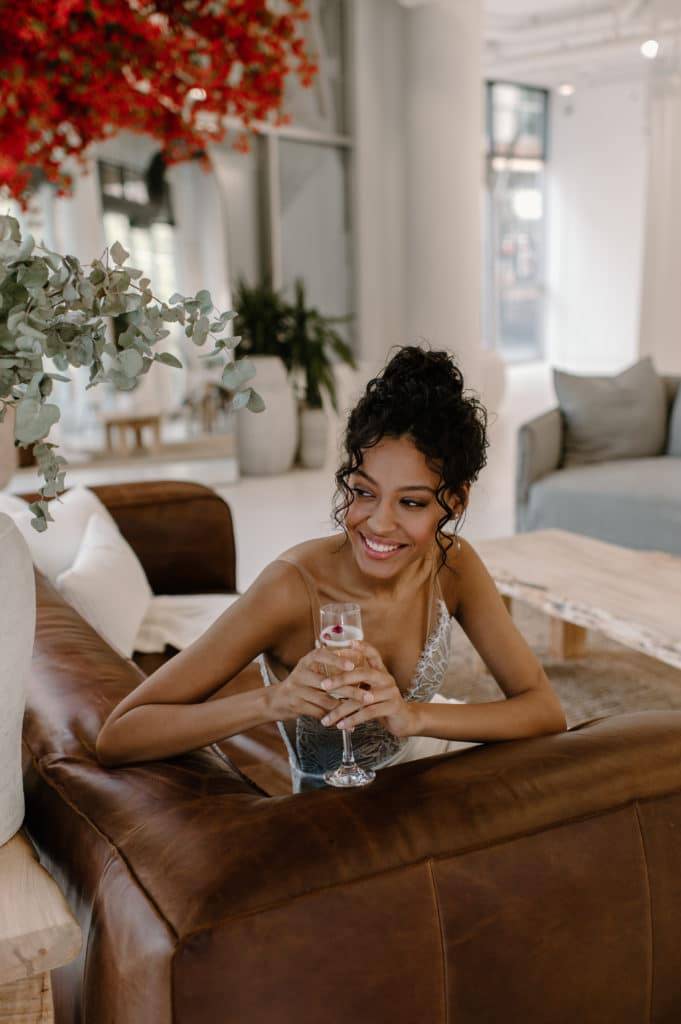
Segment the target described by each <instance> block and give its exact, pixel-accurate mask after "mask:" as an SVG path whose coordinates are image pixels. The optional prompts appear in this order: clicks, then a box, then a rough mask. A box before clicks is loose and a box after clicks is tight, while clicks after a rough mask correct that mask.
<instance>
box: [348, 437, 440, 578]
mask: <svg viewBox="0 0 681 1024" xmlns="http://www.w3.org/2000/svg"><path fill="white" fill-rule="evenodd" d="M362 455H363V462H362V465H361V467H360V468H359V469H358V470H357V471H356V472H355V473H352V474H351V475H350V477H349V479H348V485H349V487H350V489H351V490H352V492H353V496H354V500H353V502H352V504H351V506H350V508H349V509H348V511H347V513H346V518H345V526H346V529H347V532H348V536H349V538H350V541H351V543H352V548H353V554H354V557H355V560H356V562H357V564H358V566H359V568H360V569H361V570H362V572H364V573H365V574H366V575H369V576H374V577H377V578H380V579H383V580H387V579H390V578H391V577H393V576H396V575H397V574H399V573H400V572H401V571H402V570H403V569H404V568H405V566H407V565H408V564H409V563H411V562H414V561H416V560H417V559H419V558H422V557H423V556H424V555H426V554H428V552H429V551H430V550H431V549H432V545H433V542H434V540H435V534H436V527H437V523H438V521H439V520H440V519H441V518H442V515H443V510H442V507H441V505H439V504H438V502H437V499H436V497H435V494H436V491H437V487H438V484H439V483H440V475H439V474H438V473H436V472H434V471H433V470H432V469H430V468H429V467H428V465H427V463H426V459H425V456H424V455H423V454H422V453H421V452H420V451H419V450H418V449H417V448H416V446H415V445H414V443H413V441H411V440H410V439H409V438H407V437H399V438H395V437H385V438H383V440H381V441H380V442H379V443H378V444H377V445H375V447H373V448H368V449H366V450H365V451H364V452H363V453H362Z"/></svg>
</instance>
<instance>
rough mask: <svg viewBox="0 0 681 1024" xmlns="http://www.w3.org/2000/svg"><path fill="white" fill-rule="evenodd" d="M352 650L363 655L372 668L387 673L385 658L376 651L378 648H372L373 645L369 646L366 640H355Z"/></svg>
mask: <svg viewBox="0 0 681 1024" xmlns="http://www.w3.org/2000/svg"><path fill="white" fill-rule="evenodd" d="M350 650H352V651H359V652H360V653H361V654H363V655H364V657H365V658H366V660H367V661H368V662H369V664H370V665H371V667H372V668H377V669H383V671H385V665H384V664H383V658H382V657H381V655H380V654H379V652H378V651H377V650H376V648H375V647H372V645H371V644H368V643H367V642H366V640H353V641H352V646H351V648H350Z"/></svg>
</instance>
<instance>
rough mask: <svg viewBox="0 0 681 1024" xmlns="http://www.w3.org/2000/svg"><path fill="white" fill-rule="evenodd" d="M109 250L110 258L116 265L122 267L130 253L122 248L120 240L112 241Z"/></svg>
mask: <svg viewBox="0 0 681 1024" xmlns="http://www.w3.org/2000/svg"><path fill="white" fill-rule="evenodd" d="M109 252H110V253H111V259H112V260H113V261H114V263H115V264H116V266H117V267H122V266H123V264H124V263H125V261H126V260H127V259H129V257H130V253H129V252H127V250H126V249H124V248H123V246H122V245H121V243H120V242H114V244H113V245H112V246H111V248H110V249H109Z"/></svg>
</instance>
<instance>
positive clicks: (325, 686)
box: [322, 679, 333, 690]
mask: <svg viewBox="0 0 681 1024" xmlns="http://www.w3.org/2000/svg"><path fill="white" fill-rule="evenodd" d="M332 686H333V683H332V682H331V680H330V679H329V681H328V682H326V683H322V690H330V689H331V687H332Z"/></svg>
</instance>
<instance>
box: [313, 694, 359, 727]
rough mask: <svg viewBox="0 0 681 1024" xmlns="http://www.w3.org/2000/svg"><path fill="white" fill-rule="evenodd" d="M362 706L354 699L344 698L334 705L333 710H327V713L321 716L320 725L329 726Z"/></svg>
mask: <svg viewBox="0 0 681 1024" xmlns="http://www.w3.org/2000/svg"><path fill="white" fill-rule="evenodd" d="M361 707H362V705H361V704H358V703H357V701H354V700H344V701H341V703H340V704H338V705H336V707H335V708H334V709H333V711H329V713H328V714H326V715H324V717H323V718H322V725H326V726H329V727H331V726H332V725H336V724H337V723H338V722H339V721H340V720H341V719H342V718H344V717H347V716H348V715H349V714H353V713H354V712H355V711H359V709H360V708H361Z"/></svg>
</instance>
